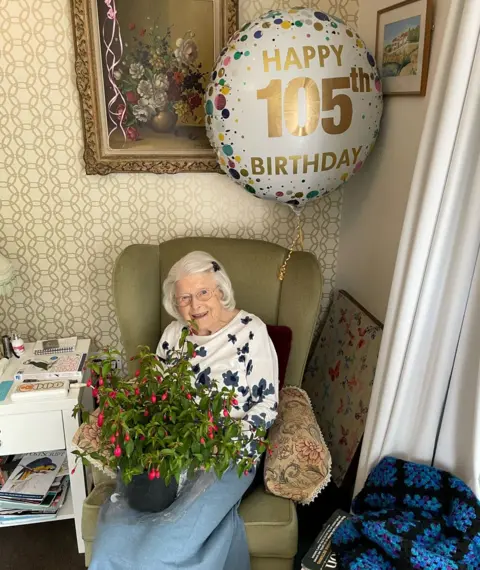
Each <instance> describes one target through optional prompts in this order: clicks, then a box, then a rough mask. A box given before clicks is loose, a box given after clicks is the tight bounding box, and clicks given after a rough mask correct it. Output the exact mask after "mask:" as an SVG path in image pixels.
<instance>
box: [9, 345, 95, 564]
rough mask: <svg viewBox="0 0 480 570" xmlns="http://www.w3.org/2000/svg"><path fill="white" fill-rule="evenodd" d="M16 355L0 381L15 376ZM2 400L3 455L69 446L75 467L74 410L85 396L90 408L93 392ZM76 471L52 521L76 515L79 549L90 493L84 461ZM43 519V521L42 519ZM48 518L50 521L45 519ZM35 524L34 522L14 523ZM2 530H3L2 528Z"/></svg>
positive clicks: (86, 349)
mask: <svg viewBox="0 0 480 570" xmlns="http://www.w3.org/2000/svg"><path fill="white" fill-rule="evenodd" d="M33 346H34V343H28V344H26V345H25V349H26V352H27V353H28V352H29V351H33ZM76 351H77V352H85V353H87V354H89V352H90V340H85V339H82V340H79V341H78V342H77V348H76ZM15 360H16V359H12V362H11V363H10V364H9V366H8V367H7V368H6V370H5V372H4V374H3V375H2V376H1V377H0V381H3V380H13V374H14V373H15V371H16V367H17V366H18V365H17V363H16V362H14V361H15ZM12 391H13V387H12V388H11V389H10V392H9V395H8V397H7V398H6V400H4V401H3V402H0V455H11V454H16V453H30V452H39V451H53V450H55V449H66V450H67V457H68V468H69V470H70V472H71V471H72V469H73V468H74V467H75V455H72V453H71V451H72V445H71V444H72V439H73V436H74V434H75V432H76V430H77V428H78V425H79V423H78V420H77V419H75V418H74V417H73V416H72V410H73V408H74V407H75V405H76V404H77V402H79V401H80V399H82V398H84V399H86V400H87V401H83V404H84V405H85V406H87V407H89V408H91V405H92V402H91V393H90V390H88V391H86V390H85V389H83V388H80V389H78V388H77V389H75V388H71V389H70V391H69V394H68V396H67V397H66V398H62V399H59V398H57V399H52V400H42V401H36V402H35V401H27V402H12V401H11V399H10V394H11V393H12ZM76 467H77V468H76V470H75V473H74V474H73V475H72V474H70V489H69V491H68V495H67V499H66V501H65V503H64V505H63V507H62V508H61V509H60V511H59V512H58V514H57V518H56V519H54V520H53V521H51V522H54V521H57V520H65V519H75V531H76V534H77V544H78V552H80V553H84V552H85V545H84V543H83V539H82V532H81V523H82V506H83V501H84V500H85V497H86V495H87V485H86V480H85V470H84V468H83V465H82V463H81V461H79V462H78V465H77V466H76ZM39 522H42V521H39ZM45 522H49V521H45ZM15 524H17V525H18V524H34V523H12V524H11V525H2V526H14V525H15ZM0 532H1V531H0Z"/></svg>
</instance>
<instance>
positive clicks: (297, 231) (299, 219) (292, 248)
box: [278, 212, 303, 281]
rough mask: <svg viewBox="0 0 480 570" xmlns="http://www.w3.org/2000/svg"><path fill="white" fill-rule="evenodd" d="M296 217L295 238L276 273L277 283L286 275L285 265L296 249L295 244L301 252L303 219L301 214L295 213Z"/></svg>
mask: <svg viewBox="0 0 480 570" xmlns="http://www.w3.org/2000/svg"><path fill="white" fill-rule="evenodd" d="M295 214H296V216H297V227H296V228H295V238H294V239H293V241H292V244H291V246H290V249H289V250H288V255H287V257H286V258H285V261H284V262H283V264H282V267H280V271H279V272H278V280H279V281H283V280H284V279H285V274H286V273H287V265H288V262H289V261H290V258H291V257H292V253H293V252H294V251H295V248H296V247H297V244H298V246H299V248H300V250H301V251H302V250H303V228H302V226H303V219H302V217H301V214H299V213H297V212H295Z"/></svg>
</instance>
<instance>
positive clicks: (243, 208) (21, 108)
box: [0, 0, 359, 345]
mask: <svg viewBox="0 0 480 570" xmlns="http://www.w3.org/2000/svg"><path fill="white" fill-rule="evenodd" d="M358 2H359V0H316V1H315V0H314V1H312V0H308V2H306V3H305V4H306V5H308V6H315V7H319V8H321V9H323V10H325V11H328V12H329V13H331V14H336V15H338V16H339V17H341V18H342V19H344V20H345V21H347V22H349V23H350V24H351V25H354V26H355V25H356V22H357V15H358V10H359V5H358ZM297 4H298V0H280V1H279V0H240V19H241V22H244V21H247V20H249V19H251V18H254V17H256V16H257V15H259V14H261V13H262V12H264V11H266V10H267V9H270V8H273V7H282V8H286V7H291V6H294V5H297ZM0 6H1V13H2V18H0V40H1V42H0V43H1V46H2V48H1V50H0V77H1V81H0V99H1V101H2V112H1V113H0V135H1V140H2V145H1V146H0V253H2V254H4V255H6V256H7V257H9V258H11V259H12V260H13V262H14V265H15V268H16V270H17V272H18V277H17V286H16V288H15V290H14V294H13V296H11V297H8V298H7V299H0V323H1V327H0V330H1V333H2V334H4V332H6V331H12V330H13V331H18V332H19V333H20V334H21V335H22V336H23V338H24V340H33V339H35V338H41V337H47V336H50V337H51V336H56V335H68V334H77V335H79V336H86V337H91V338H93V339H94V340H95V341H96V343H97V344H99V345H105V344H111V343H113V344H116V345H117V344H118V343H119V331H118V327H117V322H116V318H115V311H114V307H113V298H112V290H111V275H112V269H113V264H114V261H115V259H116V257H117V255H118V254H119V253H120V252H121V251H122V249H124V248H125V247H126V246H127V245H129V244H132V243H158V242H160V241H165V240H168V239H172V238H174V237H181V236H195V235H202V236H219V237H239V238H248V239H263V240H267V241H271V242H274V243H278V244H281V245H284V246H287V245H288V243H289V241H290V239H291V236H292V235H293V231H294V220H293V219H292V218H293V215H291V214H290V213H289V210H288V209H287V208H286V207H284V206H280V205H276V204H271V203H266V202H264V201H261V200H258V199H256V198H253V197H251V196H250V195H249V194H248V193H247V192H245V191H243V190H241V189H240V188H238V187H237V186H236V185H235V184H233V183H231V182H229V181H228V180H226V178H225V177H223V176H221V175H217V174H180V175H163V176H159V175H154V174H114V175H109V176H107V177H100V176H86V175H85V173H84V167H83V159H82V153H83V140H82V128H81V116H80V110H79V101H78V94H77V89H76V84H75V73H74V48H73V41H72V37H73V36H72V25H71V13H70V3H69V0H41V1H39V0H33V1H32V0H1V1H0ZM341 206H342V194H341V192H335V193H334V194H332V195H330V196H328V197H326V198H324V199H322V200H319V201H317V202H316V203H314V204H313V205H310V206H309V207H307V209H306V212H305V216H306V223H305V226H304V230H305V249H307V250H309V251H312V252H313V253H314V254H315V255H316V256H317V257H318V259H319V260H320V262H321V264H322V267H323V272H324V277H325V290H324V306H326V304H327V303H328V299H329V294H330V291H331V289H332V286H333V285H334V279H335V266H336V258H337V247H338V237H339V228H340V212H341Z"/></svg>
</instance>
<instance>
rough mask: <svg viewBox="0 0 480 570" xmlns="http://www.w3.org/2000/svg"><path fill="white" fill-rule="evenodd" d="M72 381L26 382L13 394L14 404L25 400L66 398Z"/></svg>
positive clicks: (19, 385) (18, 386) (17, 387)
mask: <svg viewBox="0 0 480 570" xmlns="http://www.w3.org/2000/svg"><path fill="white" fill-rule="evenodd" d="M69 386H70V380H62V379H59V380H39V381H33V380H24V381H23V382H22V383H21V384H18V385H17V386H16V387H15V389H14V390H13V392H12V395H11V397H10V398H11V400H12V402H18V401H23V400H42V399H51V398H66V397H67V395H68V388H69Z"/></svg>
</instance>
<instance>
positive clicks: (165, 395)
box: [162, 392, 168, 401]
mask: <svg viewBox="0 0 480 570" xmlns="http://www.w3.org/2000/svg"><path fill="white" fill-rule="evenodd" d="M167 398H168V394H167V392H165V394H162V400H163V401H165V400H166V399H167Z"/></svg>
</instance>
